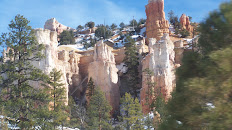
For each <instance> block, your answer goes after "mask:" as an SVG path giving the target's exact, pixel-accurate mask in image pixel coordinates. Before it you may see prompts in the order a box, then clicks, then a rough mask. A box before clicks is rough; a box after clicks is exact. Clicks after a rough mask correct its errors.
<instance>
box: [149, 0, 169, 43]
mask: <svg viewBox="0 0 232 130" xmlns="http://www.w3.org/2000/svg"><path fill="white" fill-rule="evenodd" d="M146 15H147V21H146V36H147V38H156V39H157V40H160V38H161V37H162V36H163V34H164V33H169V23H168V21H167V20H166V19H165V13H164V0H149V3H148V5H146Z"/></svg>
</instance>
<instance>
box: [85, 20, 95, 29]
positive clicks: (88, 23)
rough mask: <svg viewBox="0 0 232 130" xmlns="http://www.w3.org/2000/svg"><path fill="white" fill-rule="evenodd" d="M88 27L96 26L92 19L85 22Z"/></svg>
mask: <svg viewBox="0 0 232 130" xmlns="http://www.w3.org/2000/svg"><path fill="white" fill-rule="evenodd" d="M85 26H86V27H89V28H93V27H94V26H95V23H94V22H92V21H90V22H87V23H86V24H85Z"/></svg>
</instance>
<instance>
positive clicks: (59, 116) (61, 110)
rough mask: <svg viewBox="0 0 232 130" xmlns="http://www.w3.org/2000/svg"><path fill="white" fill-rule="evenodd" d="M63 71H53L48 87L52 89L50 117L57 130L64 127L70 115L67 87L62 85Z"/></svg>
mask: <svg viewBox="0 0 232 130" xmlns="http://www.w3.org/2000/svg"><path fill="white" fill-rule="evenodd" d="M61 76H62V73H61V71H57V70H56V69H52V71H51V72H50V75H49V79H48V80H47V82H46V83H47V84H48V86H46V87H47V88H48V87H50V93H51V103H52V105H51V106H50V108H51V109H52V110H51V111H50V116H51V119H52V125H53V126H54V128H56V127H57V126H59V125H63V124H64V123H65V121H66V120H67V118H68V114H67V112H66V110H67V106H66V105H65V103H64V102H65V100H66V96H65V87H64V84H63V83H61Z"/></svg>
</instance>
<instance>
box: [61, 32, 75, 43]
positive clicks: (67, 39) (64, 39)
mask: <svg viewBox="0 0 232 130" xmlns="http://www.w3.org/2000/svg"><path fill="white" fill-rule="evenodd" d="M59 38H60V45H72V44H75V38H74V33H73V31H68V30H64V31H63V32H62V33H61V34H60V35H59Z"/></svg>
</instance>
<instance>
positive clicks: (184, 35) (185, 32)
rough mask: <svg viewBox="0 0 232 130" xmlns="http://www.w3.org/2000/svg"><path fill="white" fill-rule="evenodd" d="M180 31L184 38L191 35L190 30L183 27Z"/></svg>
mask: <svg viewBox="0 0 232 130" xmlns="http://www.w3.org/2000/svg"><path fill="white" fill-rule="evenodd" d="M179 33H180V35H181V37H182V38H186V37H187V36H190V32H189V31H188V30H186V29H182V30H181V31H180V32H179Z"/></svg>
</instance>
